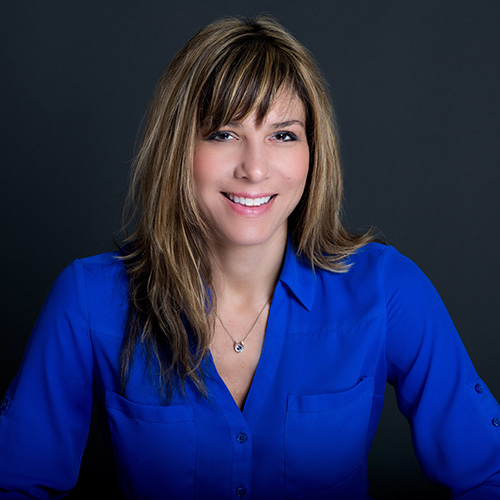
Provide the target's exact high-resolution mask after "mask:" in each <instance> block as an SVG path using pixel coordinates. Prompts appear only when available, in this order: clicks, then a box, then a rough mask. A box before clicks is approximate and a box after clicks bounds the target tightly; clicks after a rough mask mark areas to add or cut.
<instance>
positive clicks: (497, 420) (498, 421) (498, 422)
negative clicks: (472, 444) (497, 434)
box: [491, 417, 500, 427]
mask: <svg viewBox="0 0 500 500" xmlns="http://www.w3.org/2000/svg"><path fill="white" fill-rule="evenodd" d="M491 423H492V424H493V425H494V426H495V427H500V418H498V417H495V418H494V419H493V420H492V421H491Z"/></svg>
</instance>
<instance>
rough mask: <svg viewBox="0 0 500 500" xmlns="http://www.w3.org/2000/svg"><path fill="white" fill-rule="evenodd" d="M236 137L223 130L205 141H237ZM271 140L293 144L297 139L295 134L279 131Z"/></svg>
mask: <svg viewBox="0 0 500 500" xmlns="http://www.w3.org/2000/svg"><path fill="white" fill-rule="evenodd" d="M237 139H238V137H237V136H236V135H235V134H233V133H232V132H227V131H224V130H218V131H217V132H214V133H212V134H210V135H209V136H208V137H207V138H206V140H207V141H216V142H228V141H231V140H237ZM271 139H273V140H277V141H278V142H293V141H297V140H298V137H297V135H296V134H294V133H293V132H290V131H285V130H284V131H279V132H275V133H274V134H273V135H272V136H271Z"/></svg>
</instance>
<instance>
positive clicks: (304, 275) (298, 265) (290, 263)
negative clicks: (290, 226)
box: [279, 238, 316, 311]
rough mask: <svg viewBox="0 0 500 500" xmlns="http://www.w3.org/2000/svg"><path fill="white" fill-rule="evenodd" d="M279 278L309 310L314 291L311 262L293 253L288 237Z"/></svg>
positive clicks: (314, 277)
mask: <svg viewBox="0 0 500 500" xmlns="http://www.w3.org/2000/svg"><path fill="white" fill-rule="evenodd" d="M279 279H280V281H281V282H282V283H283V284H284V285H285V286H286V288H288V290H290V292H291V293H292V294H293V295H294V296H295V298H296V299H297V300H298V301H299V302H300V303H301V304H302V305H303V306H304V307H305V308H306V309H307V310H308V311H310V310H311V306H312V303H313V301H314V295H315V293H316V275H315V273H314V271H313V269H312V267H311V263H310V262H309V261H308V260H307V259H304V258H301V257H299V256H298V255H297V254H296V253H295V250H294V249H293V246H292V242H291V241H290V239H289V238H288V240H287V245H286V253H285V260H284V262H283V268H282V270H281V275H280V278H279Z"/></svg>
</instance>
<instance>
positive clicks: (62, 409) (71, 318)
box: [0, 261, 93, 500]
mask: <svg viewBox="0 0 500 500" xmlns="http://www.w3.org/2000/svg"><path fill="white" fill-rule="evenodd" d="M92 359H93V357H92V345H91V341H90V333H89V319H88V312H87V301H86V293H85V284H84V279H83V270H82V264H81V263H80V262H79V261H75V262H73V264H71V265H70V266H69V267H68V268H66V269H65V270H64V271H63V272H62V273H61V275H60V276H59V277H58V279H57V280H56V282H55V284H54V286H53V287H52V289H51V291H50V294H49V296H48V298H47V301H46V303H45V305H44V307H43V309H42V312H41V313H40V316H39V317H38V320H37V323H36V325H35V328H34V330H33V333H32V335H31V338H30V340H29V343H28V346H27V348H26V352H25V354H24V357H23V361H22V364H21V368H20V370H19V373H18V374H17V376H16V377H15V379H14V381H13V382H12V384H11V386H10V388H9V389H8V391H7V394H6V396H5V398H4V400H3V402H2V403H1V404H0V498H2V500H3V499H11V498H12V499H22V498H62V497H63V496H64V495H66V494H67V492H68V491H69V490H71V489H72V488H73V487H74V486H75V484H76V481H77V479H78V473H79V468H80V462H81V458H82V454H83V451H84V448H85V445H86V443H87V438H88V433H89V426H90V420H91V415H92V405H93V366H92Z"/></svg>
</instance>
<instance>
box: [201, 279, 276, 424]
mask: <svg viewBox="0 0 500 500" xmlns="http://www.w3.org/2000/svg"><path fill="white" fill-rule="evenodd" d="M284 293H285V291H284V290H283V286H282V284H281V282H280V281H278V283H277V285H276V289H275V291H274V296H273V301H272V303H271V306H270V308H269V316H268V320H267V325H266V334H265V337H264V343H263V346H262V352H261V355H260V359H259V362H258V364H257V368H256V370H255V374H254V376H253V379H252V382H251V384H250V388H249V390H248V394H247V397H246V399H245V402H244V404H243V409H241V410H240V407H239V406H238V404H237V402H236V400H235V399H234V397H233V395H232V394H231V391H230V390H229V388H228V387H227V385H226V383H225V382H224V380H223V379H222V377H221V376H220V374H219V372H218V370H217V367H216V365H215V362H214V359H213V357H212V354H211V353H209V363H210V371H211V372H212V373H213V376H214V381H215V382H216V384H217V386H218V387H219V388H220V390H218V391H216V392H217V394H219V395H220V396H223V399H222V400H219V399H218V398H217V399H216V400H215V403H216V404H217V405H218V406H219V407H221V409H223V410H226V411H231V413H234V412H237V413H239V414H240V415H241V416H242V417H243V418H244V419H245V420H246V422H247V424H249V425H250V424H251V423H253V422H256V421H257V419H258V417H259V415H260V413H261V411H262V405H263V404H264V400H265V395H266V394H267V392H268V390H269V388H270V386H271V383H272V380H273V379H274V375H275V373H276V370H277V367H278V364H279V360H280V357H281V352H282V350H283V344H284V331H283V329H282V328H280V324H279V323H280V322H279V320H278V317H279V316H280V314H279V309H280V308H281V307H282V306H283V302H284V301H283V298H284Z"/></svg>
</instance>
